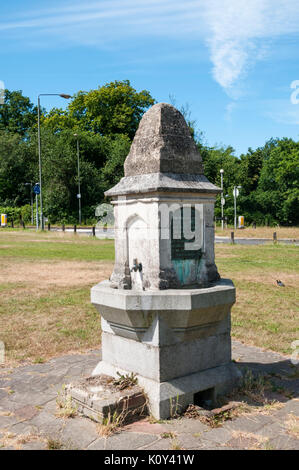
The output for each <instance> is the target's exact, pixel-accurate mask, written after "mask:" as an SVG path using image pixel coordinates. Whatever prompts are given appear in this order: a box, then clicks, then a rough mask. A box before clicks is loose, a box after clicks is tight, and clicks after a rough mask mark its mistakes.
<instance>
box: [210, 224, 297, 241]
mask: <svg viewBox="0 0 299 470" xmlns="http://www.w3.org/2000/svg"><path fill="white" fill-rule="evenodd" d="M231 232H235V238H271V240H272V239H273V232H276V233H277V238H289V239H296V240H299V227H257V228H256V229H254V228H251V227H246V228H245V229H242V230H238V229H237V230H235V229H234V228H233V227H231V228H227V229H224V230H222V229H221V228H220V227H217V229H216V235H218V236H223V237H230V234H231Z"/></svg>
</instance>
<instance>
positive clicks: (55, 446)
mask: <svg viewBox="0 0 299 470" xmlns="http://www.w3.org/2000/svg"><path fill="white" fill-rule="evenodd" d="M47 449H48V450H61V449H63V443H62V442H61V441H60V440H59V439H55V438H52V437H48V438H47Z"/></svg>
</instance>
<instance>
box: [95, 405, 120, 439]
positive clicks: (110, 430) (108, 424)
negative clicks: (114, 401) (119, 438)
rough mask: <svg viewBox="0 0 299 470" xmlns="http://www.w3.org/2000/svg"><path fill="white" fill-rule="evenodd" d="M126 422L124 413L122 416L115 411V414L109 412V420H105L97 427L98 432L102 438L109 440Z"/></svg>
mask: <svg viewBox="0 0 299 470" xmlns="http://www.w3.org/2000/svg"><path fill="white" fill-rule="evenodd" d="M124 420H125V413H124V412H121V413H120V414H118V413H117V411H114V413H113V414H111V413H110V412H109V413H108V416H107V418H104V419H103V422H102V423H99V424H98V425H97V431H98V433H99V435H100V436H102V437H106V438H107V437H109V436H111V435H112V434H114V433H116V432H117V431H118V429H119V428H120V427H121V426H122V425H123V423H124Z"/></svg>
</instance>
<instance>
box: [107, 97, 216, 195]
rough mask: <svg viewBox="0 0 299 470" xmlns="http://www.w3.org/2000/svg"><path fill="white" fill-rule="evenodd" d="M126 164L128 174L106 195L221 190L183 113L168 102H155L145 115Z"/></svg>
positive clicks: (214, 191) (214, 193) (212, 192)
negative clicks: (205, 170) (208, 174)
mask: <svg viewBox="0 0 299 470" xmlns="http://www.w3.org/2000/svg"><path fill="white" fill-rule="evenodd" d="M124 166H125V176H124V177H123V178H122V179H121V180H120V182H119V183H118V184H117V185H116V186H114V187H113V188H111V189H109V191H106V192H105V196H107V197H114V196H122V195H128V194H145V193H155V192H176V193H178V192H179V193H181V192H188V193H191V192H192V193H208V194H212V195H216V194H219V193H220V192H221V189H220V188H217V186H215V185H214V184H212V183H210V181H209V180H208V179H207V178H206V177H205V176H204V174H203V164H202V159H201V156H200V153H199V151H198V149H197V147H196V144H195V142H194V140H193V138H192V136H191V134H190V131H189V128H188V126H187V123H186V121H185V119H184V117H183V115H182V114H181V113H180V112H179V111H178V110H177V109H175V108H174V107H173V106H171V105H170V104H167V103H158V104H155V105H154V106H153V107H152V108H150V109H149V110H148V111H147V112H146V113H145V114H144V116H143V118H142V119H141V121H140V124H139V127H138V130H137V132H136V134H135V137H134V140H133V142H132V145H131V149H130V152H129V154H128V156H127V158H126V161H125V165H124Z"/></svg>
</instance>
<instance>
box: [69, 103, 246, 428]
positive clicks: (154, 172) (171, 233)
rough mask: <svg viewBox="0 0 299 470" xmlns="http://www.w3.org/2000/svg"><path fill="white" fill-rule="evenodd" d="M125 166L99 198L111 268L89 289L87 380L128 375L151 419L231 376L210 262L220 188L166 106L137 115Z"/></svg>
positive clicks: (225, 385) (218, 288)
mask: <svg viewBox="0 0 299 470" xmlns="http://www.w3.org/2000/svg"><path fill="white" fill-rule="evenodd" d="M124 168H125V176H124V177H123V178H122V179H121V180H120V182H119V183H118V184H117V185H116V186H115V187H113V188H112V189H110V190H109V191H107V192H106V193H105V194H106V196H107V197H109V198H111V203H112V204H113V205H114V216H115V265H114V269H113V273H112V275H111V277H110V279H109V280H106V281H103V282H100V283H99V284H97V285H96V286H94V287H93V288H92V289H91V302H92V303H93V305H94V306H95V307H96V308H97V310H98V311H99V313H100V315H101V322H102V323H101V324H102V360H101V362H99V364H98V365H97V366H96V368H95V369H94V371H93V373H92V376H93V377H97V376H101V375H105V376H112V377H118V376H119V374H121V375H124V376H126V375H128V374H134V375H136V377H137V378H138V384H139V386H140V387H142V389H143V390H144V392H145V394H146V395H147V398H148V403H149V408H150V413H151V414H152V415H153V416H154V417H155V418H157V419H165V418H168V417H170V416H172V414H173V407H174V406H175V408H176V411H178V410H179V411H184V409H186V407H187V406H188V405H189V404H201V403H203V402H205V401H210V402H211V403H212V402H215V400H216V397H217V395H219V394H223V393H227V392H228V391H229V390H230V389H231V388H232V387H233V386H234V385H235V384H236V381H237V379H238V377H239V373H238V371H237V368H236V366H235V365H234V363H233V362H232V360H231V336H230V330H231V326H230V311H231V307H232V305H233V304H234V302H235V287H234V285H233V283H232V281H231V280H229V279H221V278H220V276H219V274H218V271H217V267H216V265H215V259H214V204H215V198H216V196H217V195H218V194H219V193H220V192H221V190H220V189H219V188H218V187H216V186H214V185H213V184H212V183H210V182H209V181H208V179H207V178H206V177H205V176H204V170H203V164H202V159H201V156H200V154H199V152H198V149H197V147H196V145H195V142H194V140H193V139H192V137H191V135H190V132H189V129H188V126H187V124H186V122H185V120H184V117H183V116H182V114H181V113H180V112H179V111H178V110H177V109H175V108H174V107H173V106H171V105H169V104H165V103H159V104H156V105H154V106H153V107H152V108H150V109H149V111H147V112H146V113H145V114H144V116H143V118H142V120H141V122H140V125H139V128H138V130H137V132H136V135H135V138H134V141H133V143H132V146H131V149H130V153H129V154H128V156H127V158H126V161H125V164H124ZM77 398H78V397H77ZM98 398H99V400H100V396H99V397H98ZM79 401H80V400H79ZM83 401H84V400H83ZM95 401H96V397H95V396H94V399H93V400H90V399H89V403H87V400H85V403H86V404H87V405H88V406H89V408H92V404H93V403H94V402H95Z"/></svg>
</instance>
